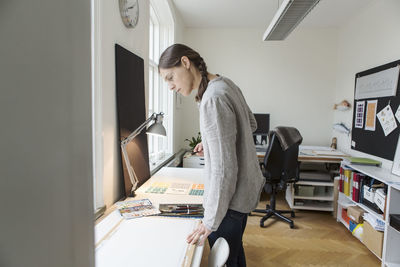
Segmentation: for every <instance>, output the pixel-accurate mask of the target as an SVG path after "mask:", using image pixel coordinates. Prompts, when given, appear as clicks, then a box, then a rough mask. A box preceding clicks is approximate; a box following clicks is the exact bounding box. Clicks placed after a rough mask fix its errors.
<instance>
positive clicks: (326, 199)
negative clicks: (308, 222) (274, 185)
mask: <svg viewBox="0 0 400 267" xmlns="http://www.w3.org/2000/svg"><path fill="white" fill-rule="evenodd" d="M296 185H307V186H313V187H314V188H322V190H317V191H316V192H317V193H316V194H314V195H313V196H302V195H298V194H297V193H296V192H295V186H293V185H290V186H288V187H287V188H286V201H287V202H288V204H289V206H290V208H291V209H298V210H321V211H333V182H318V181H313V182H311V181H299V182H297V183H296ZM297 199H301V200H302V201H304V204H303V205H298V204H297V205H296V200H297Z"/></svg>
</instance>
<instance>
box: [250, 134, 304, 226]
mask: <svg viewBox="0 0 400 267" xmlns="http://www.w3.org/2000/svg"><path fill="white" fill-rule="evenodd" d="M269 136H270V142H269V146H268V148H267V152H266V153H265V156H264V161H263V162H262V163H261V164H260V165H261V169H262V173H263V175H264V177H265V179H266V183H265V185H264V190H265V191H266V192H267V193H268V194H271V199H270V204H267V205H266V208H265V209H255V210H254V211H253V212H259V213H266V215H265V216H264V217H262V218H261V220H260V226H261V227H264V222H265V221H266V220H267V219H268V218H270V217H271V216H273V215H274V216H276V217H277V218H278V219H280V220H283V221H285V222H287V223H289V225H290V228H294V223H293V220H291V219H289V218H287V217H285V216H283V215H282V214H284V213H290V214H291V217H292V218H294V217H295V214H294V211H293V210H276V209H275V205H276V203H275V201H276V193H277V191H278V190H279V191H282V190H285V189H286V185H287V183H294V182H297V181H298V180H299V162H298V161H297V158H298V154H299V145H300V144H301V142H302V140H303V138H302V137H301V135H300V133H299V131H298V130H297V129H296V128H293V127H277V128H275V129H274V130H273V131H271V132H270V133H269Z"/></svg>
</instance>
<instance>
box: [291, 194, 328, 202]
mask: <svg viewBox="0 0 400 267" xmlns="http://www.w3.org/2000/svg"><path fill="white" fill-rule="evenodd" d="M294 199H309V200H322V201H333V196H324V195H320V196H313V197H305V196H296V195H295V196H294Z"/></svg>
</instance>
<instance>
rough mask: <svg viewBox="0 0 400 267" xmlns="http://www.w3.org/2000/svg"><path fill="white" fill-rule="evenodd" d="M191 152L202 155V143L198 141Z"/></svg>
mask: <svg viewBox="0 0 400 267" xmlns="http://www.w3.org/2000/svg"><path fill="white" fill-rule="evenodd" d="M193 152H196V153H197V154H198V155H199V156H204V151H203V143H198V144H197V145H196V147H195V148H194V149H193Z"/></svg>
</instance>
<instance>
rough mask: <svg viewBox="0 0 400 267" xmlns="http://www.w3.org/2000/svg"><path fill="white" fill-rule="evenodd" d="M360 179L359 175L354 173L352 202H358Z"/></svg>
mask: <svg viewBox="0 0 400 267" xmlns="http://www.w3.org/2000/svg"><path fill="white" fill-rule="evenodd" d="M360 177H361V174H360V173H357V172H354V173H353V197H352V199H353V201H355V202H360Z"/></svg>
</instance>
